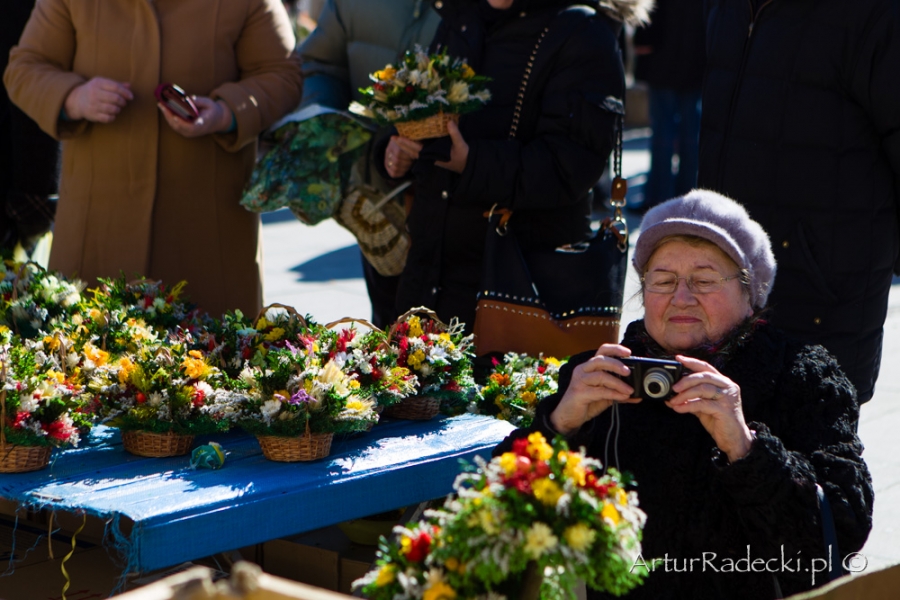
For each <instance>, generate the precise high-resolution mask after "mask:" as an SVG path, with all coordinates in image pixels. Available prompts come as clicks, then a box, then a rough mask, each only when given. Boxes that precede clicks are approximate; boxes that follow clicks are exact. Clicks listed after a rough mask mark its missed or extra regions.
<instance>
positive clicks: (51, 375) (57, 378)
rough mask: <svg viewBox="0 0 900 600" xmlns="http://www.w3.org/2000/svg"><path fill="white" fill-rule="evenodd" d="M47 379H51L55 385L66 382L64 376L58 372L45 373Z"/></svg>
mask: <svg viewBox="0 0 900 600" xmlns="http://www.w3.org/2000/svg"><path fill="white" fill-rule="evenodd" d="M47 379H53V380H55V381H56V383H64V382H65V381H66V376H65V375H63V374H62V373H60V372H59V371H47Z"/></svg>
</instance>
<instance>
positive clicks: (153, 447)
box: [122, 431, 194, 458]
mask: <svg viewBox="0 0 900 600" xmlns="http://www.w3.org/2000/svg"><path fill="white" fill-rule="evenodd" d="M193 443H194V436H192V435H181V434H177V433H172V432H169V433H152V432H150V431H123V432H122V445H123V446H124V447H125V450H126V451H127V452H130V453H131V454H135V455H137V456H149V457H151V458H162V457H164V456H183V455H185V454H187V453H188V452H190V451H191V445H192V444H193Z"/></svg>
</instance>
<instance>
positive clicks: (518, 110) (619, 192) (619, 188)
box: [484, 6, 628, 252]
mask: <svg viewBox="0 0 900 600" xmlns="http://www.w3.org/2000/svg"><path fill="white" fill-rule="evenodd" d="M577 8H578V7H574V6H573V7H569V8H567V9H565V10H563V11H561V12H559V13H557V15H556V16H555V17H554V18H553V20H552V21H550V23H548V24H547V26H546V27H544V30H543V31H542V32H541V35H540V36H539V37H538V39H537V42H535V44H534V48H533V49H532V51H531V56H529V57H528V62H527V63H526V64H525V73H524V74H523V75H522V83H521V84H520V85H519V93H518V95H517V96H516V105H515V107H514V108H513V119H512V124H511V125H510V128H509V138H508V139H510V140H514V139H516V134H517V133H518V130H519V122H520V121H521V118H522V107H523V106H524V105H525V95H526V92H527V91H528V81H529V80H530V79H531V73H532V71H533V69H534V65H535V61H536V59H537V56H538V51H539V50H540V49H541V44H542V43H543V42H544V38H546V37H547V34H548V33H549V32H550V28H551V26H552V25H553V24H554V23H556V22H557V21H559V20H561V17H563V16H564V15H569V14H573V12H574V10H573V9H575V10H577ZM603 108H604V109H606V110H607V111H608V112H611V113H613V114H614V115H616V131H615V136H616V140H615V146H614V148H613V181H612V185H611V189H610V194H609V196H610V198H609V203H610V205H611V206H612V207H613V208H614V209H615V215H614V216H613V218H612V219H611V220H609V222H607V220H604V222H603V224H602V225H601V229H608V230H610V231H612V232H613V233H614V234H615V235H616V238H617V239H618V240H619V250H620V251H622V252H625V251H626V250H627V249H628V224H627V222H626V221H625V217H624V215H623V214H622V209H623V208H624V207H625V204H626V203H627V200H626V199H625V195H626V193H627V192H628V183H627V182H626V180H625V178H624V177H622V134H623V131H624V129H625V104H624V103H623V102H622V100H620V99H618V98H616V97H614V96H607V97H606V99H605V100H604V101H603ZM495 214H496V215H500V221H499V223H498V224H497V233H498V234H500V235H506V232H507V224H508V223H509V219H510V217H512V211H511V210H509V209H506V208H499V209H498V208H497V205H496V204H495V205H494V206H492V207H491V210H490V211H489V212H486V213H484V216H485V217H487V218H488V220H489V221H490V219H491V217H493V216H494V215H495Z"/></svg>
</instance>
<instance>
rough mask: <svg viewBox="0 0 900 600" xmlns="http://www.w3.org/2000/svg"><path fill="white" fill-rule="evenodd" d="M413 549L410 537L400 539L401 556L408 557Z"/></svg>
mask: <svg viewBox="0 0 900 600" xmlns="http://www.w3.org/2000/svg"><path fill="white" fill-rule="evenodd" d="M411 549H412V539H410V538H409V536H406V535H404V536H403V537H401V538H400V554H402V555H403V556H406V555H407V554H409V551H410V550H411Z"/></svg>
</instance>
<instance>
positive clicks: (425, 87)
mask: <svg viewBox="0 0 900 600" xmlns="http://www.w3.org/2000/svg"><path fill="white" fill-rule="evenodd" d="M370 77H371V79H372V81H374V82H375V83H374V84H373V85H372V86H371V87H368V88H365V89H363V90H360V92H361V93H362V94H363V95H364V96H365V97H366V98H367V99H368V100H369V102H368V104H366V105H362V104H360V103H356V102H354V103H353V104H352V105H351V106H350V110H351V112H354V113H357V114H361V115H363V116H367V117H370V118H372V119H375V121H376V122H377V123H379V124H381V125H387V124H393V125H394V126H396V127H397V131H398V132H399V133H400V135H401V136H403V137H406V138H409V139H411V140H421V139H426V138H434V137H442V136H445V135H448V133H447V121H450V120H452V121H454V122H458V121H459V116H460V115H462V114H465V113H468V112H472V111H474V110H478V109H479V108H481V107H482V106H484V105H485V104H486V103H487V101H488V100H490V99H491V93H490V92H489V91H488V89H487V86H486V84H487V82H488V81H490V78H488V77H482V76H479V75H476V74H475V71H473V70H472V67H470V66H469V65H468V64H467V63H466V61H464V60H462V59H458V58H451V57H450V56H448V55H447V51H446V49H444V50H441V51H440V52H438V53H437V54H432V55H429V54H427V53H426V52H425V50H423V49H422V48H421V47H418V46H417V47H416V49H415V51H407V52H406V53H405V54H404V55H403V58H402V60H401V61H400V64H399V65H398V66H397V67H394V66H393V65H387V66H385V68H384V69H382V70H381V71H376V72H375V73H373V74H372V75H371V76H370Z"/></svg>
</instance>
